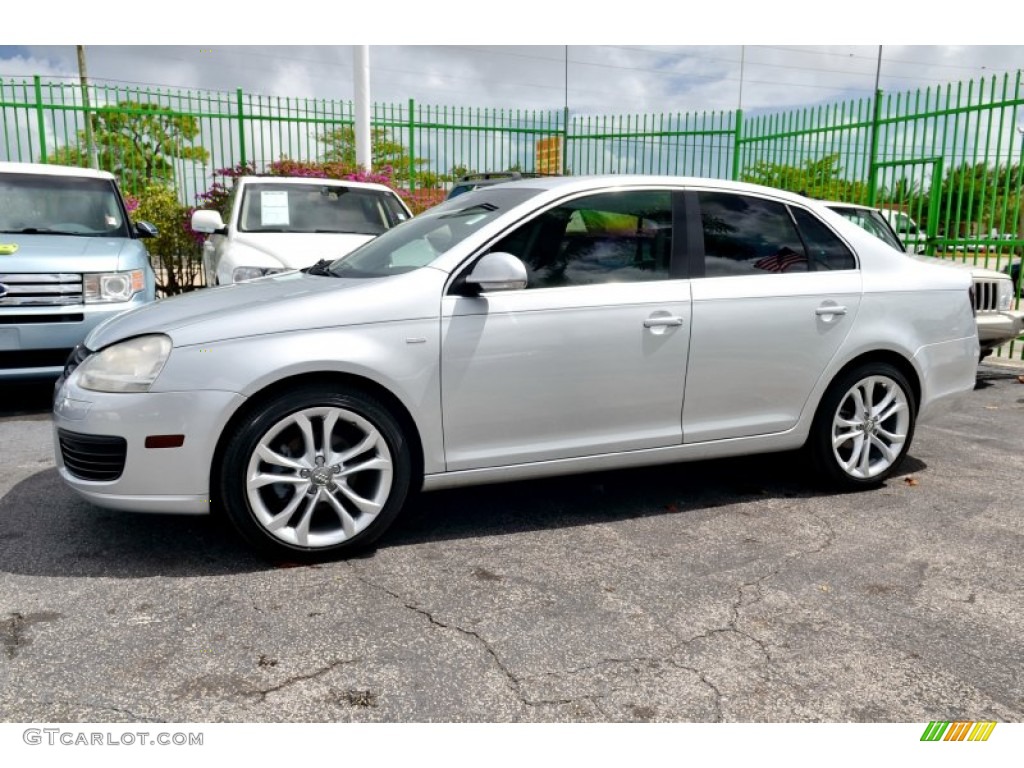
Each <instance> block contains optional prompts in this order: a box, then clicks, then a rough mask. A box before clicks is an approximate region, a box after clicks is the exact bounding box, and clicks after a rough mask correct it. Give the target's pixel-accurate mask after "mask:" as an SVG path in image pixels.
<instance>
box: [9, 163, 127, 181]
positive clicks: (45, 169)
mask: <svg viewBox="0 0 1024 768" xmlns="http://www.w3.org/2000/svg"><path fill="white" fill-rule="evenodd" d="M0 173H34V174H37V175H39V176H79V177H82V176H85V177H89V178H94V179H106V180H108V181H113V180H114V174H112V173H109V172H108V171H96V170H93V169H92V168H79V167H77V166H71V165H51V164H49V163H8V162H0Z"/></svg>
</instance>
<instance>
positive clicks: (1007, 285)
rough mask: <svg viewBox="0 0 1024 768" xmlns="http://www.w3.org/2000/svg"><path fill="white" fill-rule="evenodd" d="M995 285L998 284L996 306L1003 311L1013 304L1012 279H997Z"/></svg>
mask: <svg viewBox="0 0 1024 768" xmlns="http://www.w3.org/2000/svg"><path fill="white" fill-rule="evenodd" d="M996 285H998V286H999V287H998V288H997V289H996V291H997V293H996V302H997V303H996V307H998V309H999V311H1000V312H1004V311H1006V310H1008V309H1009V308H1010V306H1011V305H1012V304H1013V280H999V281H997V283H996Z"/></svg>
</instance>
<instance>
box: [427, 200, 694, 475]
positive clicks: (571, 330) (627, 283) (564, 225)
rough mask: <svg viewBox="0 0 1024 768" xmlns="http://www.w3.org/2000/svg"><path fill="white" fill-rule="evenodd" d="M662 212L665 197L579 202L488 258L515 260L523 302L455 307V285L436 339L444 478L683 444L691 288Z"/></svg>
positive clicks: (514, 295)
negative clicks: (519, 264) (500, 255)
mask: <svg viewBox="0 0 1024 768" xmlns="http://www.w3.org/2000/svg"><path fill="white" fill-rule="evenodd" d="M672 206H673V194H672V192H671V191H670V190H667V189H632V190H625V191H616V192H603V193H596V194H588V195H582V196H578V197H576V198H573V199H570V200H567V201H565V202H562V203H561V204H558V205H555V206H553V207H550V208H548V209H547V210H545V211H543V212H541V213H540V214H538V215H535V216H533V217H532V218H531V219H530V220H529V221H526V222H524V223H522V224H521V225H519V226H517V227H515V228H514V229H513V230H512V231H511V232H510V233H508V234H507V235H506V236H504V237H502V238H501V239H500V240H498V241H497V242H495V243H493V244H492V245H491V246H490V247H488V248H487V249H485V251H484V252H506V253H512V254H514V255H515V256H517V257H519V258H520V259H521V260H522V261H523V262H524V264H525V265H526V267H527V273H528V277H529V280H528V286H527V287H526V288H525V289H522V290H513V291H506V292H492V293H486V294H483V295H480V296H470V295H459V289H458V279H456V280H455V282H454V283H453V288H452V289H451V290H450V291H449V295H447V296H446V297H445V298H444V299H443V305H442V334H441V335H442V361H441V392H442V408H443V414H444V443H445V455H446V461H447V467H448V470H449V471H453V470H463V469H474V468H481V467H494V466H503V465H509V464H518V463H525V462H532V461H547V460H553V459H565V458H572V457H580V456H588V455H594V454H602V453H611V452H616V451H629V450H637V449H643V448H658V447H663V446H670V445H678V444H680V442H681V440H682V433H681V421H680V419H681V412H682V400H683V391H684V385H685V376H686V358H687V350H688V347H689V334H690V328H689V325H690V284H689V280H687V279H686V277H685V274H684V273H683V271H681V267H684V265H683V261H682V259H677V260H673V258H672V253H673V237H672V222H673V212H672ZM480 255H482V253H481V254H480ZM468 269H469V267H468V266H467V268H466V270H464V271H463V274H465V272H466V271H468Z"/></svg>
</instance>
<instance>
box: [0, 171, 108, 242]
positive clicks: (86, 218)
mask: <svg viewBox="0 0 1024 768" xmlns="http://www.w3.org/2000/svg"><path fill="white" fill-rule="evenodd" d="M0 232H2V233H6V234H19V235H78V236H81V237H128V226H127V222H126V219H125V215H124V212H123V209H122V207H121V202H120V197H119V195H118V193H117V189H116V187H115V186H114V182H112V181H110V180H109V179H97V178H86V177H76V176H57V175H52V176H51V175H44V174H33V173H3V174H0Z"/></svg>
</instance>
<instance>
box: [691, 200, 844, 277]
mask: <svg viewBox="0 0 1024 768" xmlns="http://www.w3.org/2000/svg"><path fill="white" fill-rule="evenodd" d="M698 199H699V201H700V212H701V226H702V230H703V235H704V274H705V276H706V277H724V276H728V275H765V274H792V273H797V272H809V271H817V270H842V269H856V267H857V262H856V259H855V258H854V255H853V253H852V252H851V251H850V249H849V248H847V247H846V245H845V244H844V243H843V242H842V240H840V239H839V238H838V237H836V235H835V234H833V232H832V231H831V230H830V229H829V228H828V227H827V226H825V225H824V224H823V223H822V222H821V221H820V220H819V219H818V218H817V217H815V216H814V215H813V214H811V213H810V212H808V211H806V210H804V209H802V208H798V207H795V206H787V205H784V204H783V203H780V202H776V201H774V200H766V199H764V198H760V197H754V196H752V195H742V194H731V193H728V192H700V193H698Z"/></svg>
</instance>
